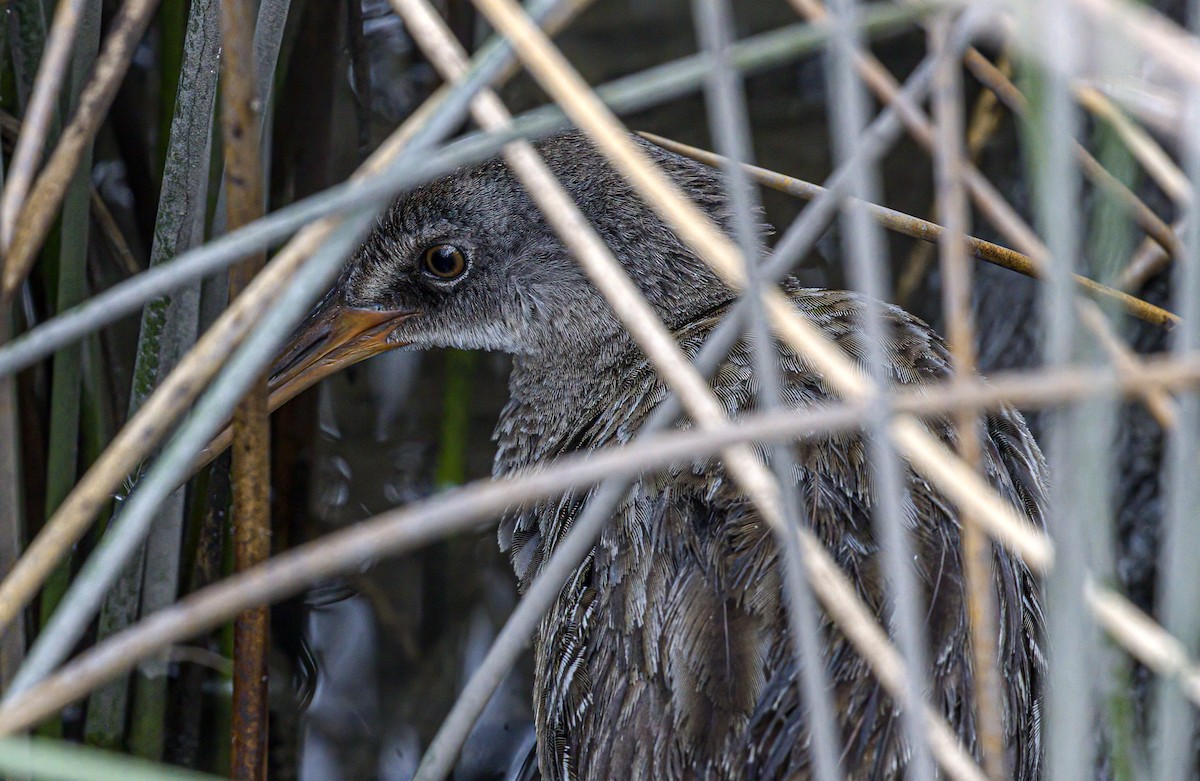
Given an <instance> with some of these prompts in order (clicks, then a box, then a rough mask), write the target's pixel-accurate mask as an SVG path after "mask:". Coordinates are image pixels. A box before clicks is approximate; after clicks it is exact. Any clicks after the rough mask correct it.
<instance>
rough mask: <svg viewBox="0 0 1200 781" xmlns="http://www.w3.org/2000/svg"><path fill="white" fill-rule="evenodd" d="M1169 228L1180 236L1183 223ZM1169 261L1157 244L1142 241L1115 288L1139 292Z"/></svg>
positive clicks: (1179, 221) (1180, 221) (1168, 257)
mask: <svg viewBox="0 0 1200 781" xmlns="http://www.w3.org/2000/svg"><path fill="white" fill-rule="evenodd" d="M1171 227H1172V228H1173V229H1174V230H1175V232H1176V233H1179V234H1181V235H1182V232H1183V229H1184V222H1183V220H1176V221H1175V224H1174V225H1172V226H1171ZM1170 261H1171V256H1170V255H1168V254H1167V252H1166V250H1164V249H1163V248H1162V247H1160V246H1159V245H1158V242H1156V241H1152V240H1151V239H1148V238H1147V239H1144V240H1143V241H1142V243H1141V245H1140V246H1139V247H1138V248H1137V250H1135V251H1134V253H1133V255H1132V256H1130V258H1129V263H1127V264H1126V265H1125V268H1124V269H1123V270H1122V271H1121V274H1120V276H1119V277H1118V278H1117V287H1118V288H1120V289H1121V290H1126V291H1129V290H1141V289H1142V287H1143V286H1145V284H1146V283H1147V282H1149V281H1150V280H1151V279H1152V278H1153V277H1154V276H1156V275H1157V274H1158V273H1159V272H1161V271H1162V270H1163V269H1165V268H1166V267H1167V264H1168V263H1169V262H1170Z"/></svg>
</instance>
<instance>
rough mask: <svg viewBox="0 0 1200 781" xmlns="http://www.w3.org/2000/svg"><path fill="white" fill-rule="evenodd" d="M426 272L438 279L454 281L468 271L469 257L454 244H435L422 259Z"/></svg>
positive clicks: (426, 251)
mask: <svg viewBox="0 0 1200 781" xmlns="http://www.w3.org/2000/svg"><path fill="white" fill-rule="evenodd" d="M422 263H423V264H424V266H425V270H426V271H428V272H429V273H430V274H433V275H434V276H435V277H437V278H438V279H454V278H455V277H460V276H462V275H463V272H465V271H466V270H467V257H466V255H464V254H463V253H462V250H460V249H459V248H458V247H456V246H454V245H453V244H435V245H433V246H432V247H430V248H429V249H427V250H425V254H424V256H423V257H422Z"/></svg>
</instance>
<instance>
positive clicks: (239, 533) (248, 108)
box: [221, 0, 271, 781]
mask: <svg viewBox="0 0 1200 781" xmlns="http://www.w3.org/2000/svg"><path fill="white" fill-rule="evenodd" d="M251 11H252V8H251V4H250V3H248V2H246V1H245V0H222V2H221V39H222V44H223V47H224V52H225V57H224V61H223V62H222V79H221V81H222V92H221V97H222V100H221V123H222V129H223V133H224V135H223V137H224V143H225V173H226V186H227V188H228V189H227V190H226V194H227V199H226V222H227V226H228V228H229V229H230V230H236V229H237V228H240V227H241V226H243V225H246V224H248V223H250V222H253V221H254V220H256V219H258V218H259V217H261V216H262V214H263V181H262V156H261V150H260V147H259V140H260V138H261V119H260V116H259V113H258V98H257V94H258V89H257V86H256V81H257V79H256V76H257V68H256V62H255V56H254V17H253V15H252V13H251ZM264 261H265V256H264V255H263V254H262V253H259V254H258V255H255V256H252V257H250V258H248V259H247V260H245V261H243V262H242V263H241V264H239V265H237V266H234V267H233V268H232V269H230V272H229V295H230V298H234V297H236V296H237V295H238V294H239V293H241V291H242V290H243V289H244V288H245V287H246V286H247V285H248V284H249V282H250V280H251V279H252V278H253V277H254V275H255V274H256V273H258V271H259V269H261V268H262V266H263V263H264ZM267 415H268V409H267V379H266V376H265V375H263V376H261V377H259V378H258V380H257V381H256V382H255V383H254V384H253V385H251V387H250V390H249V392H248V393H247V394H246V397H245V398H244V399H243V401H242V402H241V404H239V405H238V407H237V409H236V410H235V411H234V413H233V532H234V567H235V568H236V569H237V570H238V571H242V570H246V569H249V568H250V567H253V566H255V565H256V564H259V563H261V562H263V561H266V559H267V557H268V556H269V555H270V552H271V521H270V507H269V500H270V495H269V492H270V480H271V477H270V450H269V444H270V429H269V426H268V419H267ZM269 618H270V613H269V611H268V610H267V608H265V607H259V608H255V609H252V610H247V611H244V612H242V613H241V614H240V615H239V616H238V618H237V620H236V621H235V622H234V630H233V659H234V672H233V743H232V745H233V756H232V760H231V767H230V776H231V777H232V778H234V779H239V780H240V781H262V780H263V779H265V778H266V767H267V717H268V713H267V651H268V648H269Z"/></svg>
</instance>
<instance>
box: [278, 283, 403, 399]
mask: <svg viewBox="0 0 1200 781" xmlns="http://www.w3.org/2000/svg"><path fill="white" fill-rule="evenodd" d="M416 314H417V313H416V312H412V311H403V310H395V309H357V308H354V307H351V306H348V305H346V303H345V302H344V301H343V300H342V298H341V296H340V295H338V294H337V293H334V294H333V295H331V296H330V297H329V298H327V299H326V300H325V301H324V302H323V303H322V304H321V306H320V307H318V308H317V311H315V312H314V313H313V314H312V315H311V316H310V317H309V318H308V320H307V321H306V322H305V323H304V324H303V325H301V326H300V328H299V329H298V330H297V331H296V333H295V335H293V336H292V340H291V342H290V343H289V344H288V345H287V346H286V347H285V348H284V349H283V351H282V352H281V353H280V355H279V358H277V359H276V361H275V366H274V367H273V368H272V370H271V379H270V392H271V401H270V406H271V409H272V410H276V409H278V408H279V407H281V406H282V405H283V404H285V403H286V402H288V401H290V400H291V399H293V398H295V397H296V396H298V395H299V394H300V392H301V391H303V390H305V389H307V388H309V387H311V386H312V385H314V384H316V383H317V381H319V380H321V379H323V378H325V377H328V376H329V375H331V374H334V373H335V372H338V371H341V370H342V369H344V368H346V367H347V366H352V365H353V364H356V363H358V362H359V361H361V360H364V359H366V358H370V357H371V356H372V355H378V354H379V353H382V352H387V351H388V350H394V349H396V348H397V347H402V346H404V345H405V344H406V342H398V341H393V340H391V339H389V337H390V336H391V334H392V331H393V330H395V328H396V326H398V325H399V324H400V323H402V322H404V321H405V320H407V319H409V318H410V317H413V316H415V315H416Z"/></svg>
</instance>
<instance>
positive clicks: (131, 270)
mask: <svg viewBox="0 0 1200 781" xmlns="http://www.w3.org/2000/svg"><path fill="white" fill-rule="evenodd" d="M91 203H92V216H93V217H95V218H96V225H97V226H98V227H99V228H100V233H101V235H103V236H104V238H105V240H106V241H108V245H109V248H110V249H111V250H112V253H113V255H115V256H116V259H117V265H118V266H119V267H120V269H121V271H123V272H125V275H126V276H129V277H132V276H134V275H136V274H138V273H140V272H141V271H142V267H141V265H140V264H139V263H138V262H137V258H135V257H134V256H133V250H131V249H130V248H129V242H128V241H126V240H125V234H124V233H122V232H121V228H120V226H119V225H117V220H116V218H115V217H113V213H112V210H111V209H109V208H108V204H107V203H105V201H104V198H103V197H102V196H101V195H100V193H99V192H98V191H97V190H96V188H95V187H93V188H91Z"/></svg>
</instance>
